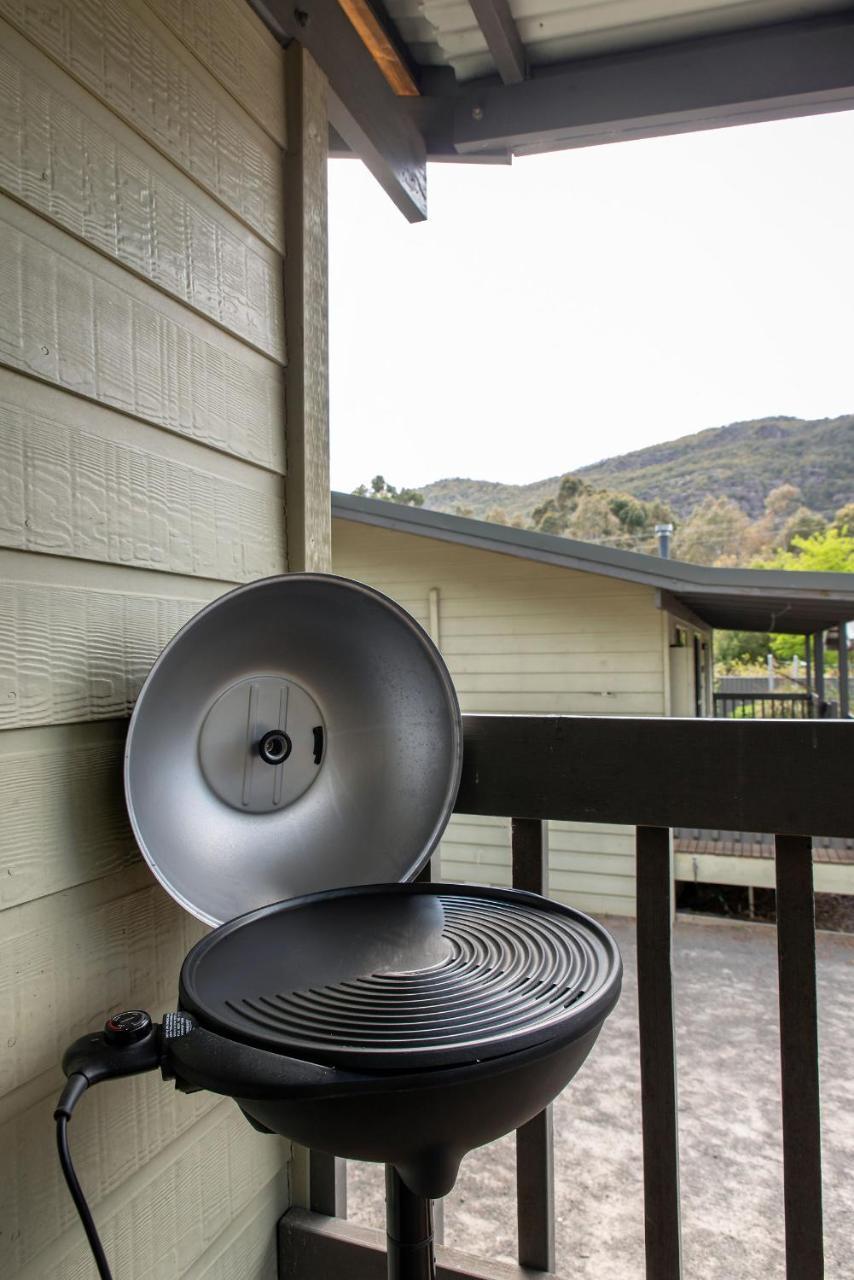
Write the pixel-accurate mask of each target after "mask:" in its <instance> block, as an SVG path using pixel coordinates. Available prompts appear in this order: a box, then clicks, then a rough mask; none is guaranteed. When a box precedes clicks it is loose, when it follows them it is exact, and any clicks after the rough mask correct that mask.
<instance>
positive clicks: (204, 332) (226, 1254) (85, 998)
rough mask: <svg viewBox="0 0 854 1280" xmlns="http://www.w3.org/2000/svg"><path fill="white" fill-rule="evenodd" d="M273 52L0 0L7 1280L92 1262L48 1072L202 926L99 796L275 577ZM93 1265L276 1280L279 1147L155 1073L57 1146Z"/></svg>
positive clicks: (278, 282) (1, 845)
mask: <svg viewBox="0 0 854 1280" xmlns="http://www.w3.org/2000/svg"><path fill="white" fill-rule="evenodd" d="M284 103H285V75H284V55H283V53H282V50H281V49H280V48H279V46H278V45H277V43H276V42H275V41H274V40H273V39H272V38H271V37H270V36H269V34H268V33H267V32H266V30H265V29H264V28H263V26H262V25H261V23H260V22H259V21H258V20H257V19H256V17H255V16H254V14H252V12H251V10H250V8H249V6H248V5H246V4H245V3H243V2H242V0H150V2H149V3H146V2H145V0H39V3H38V4H33V3H30V2H28V0H27V2H25V0H0V472H2V474H0V573H2V585H0V953H2V958H0V992H2V997H0V1013H2V1019H1V1020H2V1026H3V1036H2V1047H0V1150H2V1152H3V1158H2V1161H0V1169H1V1170H2V1172H0V1188H2V1189H0V1274H2V1275H3V1277H4V1280H78V1278H79V1280H85V1278H86V1277H89V1276H91V1275H92V1274H93V1264H92V1261H91V1257H90V1255H89V1252H88V1249H87V1247H86V1245H85V1242H84V1238H83V1233H82V1231H81V1229H80V1227H79V1225H78V1222H77V1217H76V1214H75V1212H74V1210H73V1208H72V1204H71V1201H70V1199H69V1196H68V1194H67V1192H66V1190H65V1187H64V1184H63V1183H62V1181H61V1177H60V1172H59V1168H58V1164H57V1161H56V1157H55V1154H54V1138H53V1132H52V1121H51V1112H52V1108H53V1104H54V1100H55V1098H56V1096H57V1094H58V1092H59V1089H60V1085H61V1073H60V1068H59V1060H60V1055H61V1053H62V1050H63V1048H64V1046H65V1045H66V1044H67V1043H68V1042H69V1041H70V1040H72V1039H73V1038H74V1037H76V1036H78V1035H80V1034H81V1033H83V1032H85V1031H87V1030H91V1029H96V1028H98V1027H99V1026H100V1025H101V1024H102V1023H103V1021H104V1019H105V1018H106V1016H107V1015H108V1013H109V1012H111V1011H114V1010H116V1009H118V1008H122V1007H127V1006H141V1007H143V1008H147V1009H149V1010H151V1012H152V1013H153V1014H155V1015H159V1014H160V1013H161V1012H162V1011H163V1010H164V1009H166V1008H169V1007H170V1006H171V1007H174V1001H175V998H176V990H177V977H178V971H179V967H180V963H181V960H182V958H183V955H184V953H185V951H186V950H187V948H188V947H189V945H190V944H191V943H192V942H193V941H194V940H195V939H197V938H198V937H199V936H200V935H201V933H202V927H201V926H200V925H198V923H197V922H195V921H194V920H192V919H190V918H189V917H188V916H187V915H186V914H185V913H184V912H183V911H182V910H181V909H180V908H179V907H178V906H176V905H175V904H174V903H173V902H172V901H171V899H169V898H168V897H167V896H166V894H165V893H164V892H163V891H162V890H161V889H160V888H159V886H157V885H156V884H155V883H154V881H153V880H152V877H151V875H150V874H149V872H148V870H147V869H146V868H145V867H144V866H143V865H142V862H141V859H140V857H139V855H138V854H137V852H136V849H135V846H134V842H133V839H132V836H131V833H130V830H129V828H128V824H127V821H126V817H125V813H124V805H123V800H122V795H121V757H122V748H123V741H124V735H125V730H126V724H127V716H128V714H129V712H130V709H131V707H132V704H133V701H134V698H135V696H136V694H137V692H138V690H139V687H140V685H141V682H142V681H143V679H144V677H145V675H146V673H147V671H148V669H149V667H150V665H151V663H152V661H153V660H154V658H155V657H156V655H157V654H158V652H159V651H160V649H161V648H162V646H163V645H164V644H165V643H166V642H167V641H168V640H169V639H170V637H171V636H172V635H173V634H174V632H175V631H176V630H177V628H178V627H179V626H180V625H181V624H182V623H184V622H185V621H186V620H187V619H188V618H189V617H191V615H192V614H193V613H195V612H196V611H197V610H198V609H199V608H200V607H201V606H202V605H203V604H204V603H205V602H207V601H209V600H211V599H213V598H214V597H216V596H217V595H219V594H220V593H222V592H223V591H225V590H227V589H228V588H229V587H230V586H231V585H232V584H234V583H241V582H247V581H249V580H251V579H254V578H257V577H260V576H264V575H268V574H273V573H277V572H281V571H283V570H284V569H285V568H286V567H287V562H286V551H285V523H284V522H285V513H284V502H283V492H284V481H283V475H284V469H285V468H284V462H285V429H284V387H283V381H284V379H283V365H284V360H285V342H284V333H285V309H284V299H283V256H282V255H283V252H284V239H283V227H284V221H285V211H284V204H283V181H282V172H283V148H284V146H285V106H284ZM71 1139H72V1147H73V1152H74V1156H75V1160H76V1163H77V1165H78V1169H79V1174H80V1178H81V1181H82V1183H83V1186H84V1187H85V1189H86V1191H87V1194H88V1195H89V1196H90V1198H91V1201H92V1204H93V1207H94V1213H95V1217H96V1220H97V1222H98V1225H99V1227H100V1229H101V1231H102V1234H103V1239H104V1243H105V1246H106V1250H107V1253H108V1255H109V1257H110V1260H111V1262H112V1265H113V1267H114V1271H115V1275H116V1276H117V1277H122V1280H139V1278H141V1277H143V1276H153V1275H154V1274H155V1273H156V1274H157V1275H158V1276H164V1277H166V1276H168V1277H170V1278H171V1277H176V1278H177V1277H178V1276H181V1277H183V1278H185V1280H213V1278H214V1277H216V1278H222V1280H225V1278H226V1277H227V1278H228V1280H250V1278H251V1280H272V1278H273V1277H274V1275H275V1272H276V1267H275V1240H274V1235H275V1229H274V1224H275V1221H276V1219H277V1218H278V1217H279V1216H280V1214H281V1212H282V1210H283V1208H284V1207H285V1205H286V1203H287V1196H288V1187H287V1158H288V1147H287V1144H285V1143H284V1142H282V1141H280V1140H278V1139H273V1138H265V1137H263V1136H261V1135H259V1134H257V1133H256V1132H254V1131H253V1130H252V1129H251V1128H250V1127H249V1125H247V1124H246V1122H245V1121H244V1120H243V1118H242V1117H241V1116H240V1114H239V1112H238V1111H237V1108H236V1107H235V1106H234V1105H233V1103H231V1102H224V1101H220V1100H217V1099H216V1098H215V1097H214V1096H212V1095H210V1094H198V1095H194V1096H192V1097H186V1096H183V1095H180V1094H176V1093H175V1092H174V1090H173V1089H172V1088H171V1087H170V1086H167V1085H164V1084H163V1083H162V1082H161V1081H160V1079H159V1078H158V1077H155V1076H153V1075H151V1076H145V1077H141V1078H137V1079H135V1080H133V1081H126V1082H122V1083H121V1084H108V1085H105V1086H103V1087H101V1086H99V1087H98V1088H97V1089H96V1090H93V1092H92V1093H91V1094H90V1095H89V1096H87V1097H86V1098H85V1099H84V1100H83V1102H82V1103H81V1105H80V1107H79V1109H78V1111H77V1113H76V1115H75V1118H74V1121H73V1124H72V1131H71Z"/></svg>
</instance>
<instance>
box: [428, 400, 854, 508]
mask: <svg viewBox="0 0 854 1280" xmlns="http://www.w3.org/2000/svg"><path fill="white" fill-rule="evenodd" d="M566 474H572V475H576V476H579V477H580V478H582V479H584V480H586V481H587V482H588V483H589V484H592V485H594V486H595V487H596V488H603V489H613V490H620V491H623V492H626V493H630V494H632V495H633V496H634V497H637V498H643V499H646V500H647V501H652V500H655V499H658V500H660V501H661V502H666V503H667V504H668V505H669V506H670V507H671V508H672V510H673V511H674V513H675V514H676V515H677V516H679V517H681V518H683V519H684V518H686V517H687V516H689V515H690V514H691V512H692V511H693V510H694V508H695V507H696V506H697V505H698V504H699V503H700V502H701V501H702V500H703V498H705V497H707V496H708V495H709V494H711V495H713V496H714V497H720V496H723V497H729V498H732V499H733V501H735V502H737V503H738V505H739V506H740V507H741V508H742V510H743V511H744V512H745V514H746V515H748V516H749V517H750V518H751V519H753V520H755V519H757V518H758V517H759V516H760V515H761V514H762V511H763V507H764V502H765V498H766V497H767V495H768V494H769V493H770V492H771V490H772V489H775V488H777V487H778V486H779V485H781V484H793V485H796V486H797V487H798V488H799V489H800V490H801V492H802V494H803V501H804V503H805V505H806V506H808V507H810V508H812V509H813V510H814V511H817V512H819V513H820V514H822V515H824V516H825V517H827V518H830V517H831V516H832V515H833V513H834V511H836V510H838V508H839V507H841V506H842V505H844V504H845V503H846V502H850V501H851V500H852V496H854V414H843V415H841V416H839V417H837V418H813V419H804V418H796V417H791V416H788V415H784V414H777V415H769V416H768V417H765V418H753V419H748V420H746V421H742V422H732V423H728V424H727V425H725V426H721V427H707V428H705V429H704V430H702V431H697V432H694V433H692V434H690V435H686V436H681V437H679V438H677V439H676V440H667V441H663V442H662V443H660V444H653V445H647V446H646V447H645V448H643V449H634V450H631V451H630V452H628V453H624V454H618V455H616V456H615V457H612V458H604V459H602V460H601V461H600V462H594V463H589V464H587V465H586V466H583V467H578V468H577V469H575V470H574V471H572V472H571V473H570V472H563V473H562V475H566ZM562 475H555V476H549V477H546V478H545V479H543V480H535V481H532V482H530V483H528V484H523V485H516V484H511V483H503V482H501V481H494V480H472V479H470V478H465V477H460V476H456V477H448V478H446V479H443V480H436V481H433V482H432V483H431V484H428V485H424V486H423V487H422V488H420V489H419V490H418V492H419V493H420V494H421V495H422V496H423V498H424V505H425V507H428V508H431V509H432V510H435V511H448V512H451V513H453V512H456V511H457V510H458V508H463V509H465V510H466V512H467V514H471V515H473V516H476V517H479V518H486V517H488V515H489V513H490V511H492V510H494V509H496V508H500V509H501V510H503V511H504V512H505V513H506V515H507V516H508V517H509V518H510V519H512V518H513V517H514V516H523V517H526V518H527V517H529V516H530V514H531V512H532V511H533V509H534V507H536V506H538V505H539V504H540V503H541V502H543V501H544V500H545V499H546V498H550V497H552V496H554V494H555V491H556V490H557V487H558V485H559V483H560V480H561V478H562Z"/></svg>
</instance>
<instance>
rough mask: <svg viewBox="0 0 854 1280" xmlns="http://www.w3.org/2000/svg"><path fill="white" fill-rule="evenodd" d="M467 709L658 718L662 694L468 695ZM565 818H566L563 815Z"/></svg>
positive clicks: (517, 712) (496, 712)
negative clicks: (656, 716)
mask: <svg viewBox="0 0 854 1280" xmlns="http://www.w3.org/2000/svg"><path fill="white" fill-rule="evenodd" d="M463 707H464V709H465V710H466V711H467V712H471V713H472V714H476V713H481V714H484V715H486V714H492V713H495V714H496V715H502V714H503V715H506V716H522V715H525V716H528V715H530V716H542V717H546V716H550V715H553V716H563V717H574V716H608V717H610V718H613V717H614V716H615V715H621V716H633V717H637V716H655V715H660V714H661V695H660V694H658V693H617V692H613V693H612V692H608V691H606V692H603V693H524V694H515V693H468V694H466V695H465V700H464V702H463ZM561 816H563V815H561Z"/></svg>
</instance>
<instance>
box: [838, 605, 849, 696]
mask: <svg viewBox="0 0 854 1280" xmlns="http://www.w3.org/2000/svg"><path fill="white" fill-rule="evenodd" d="M850 705H851V704H850V699H849V697H848V624H847V623H845V622H840V624H839V718H840V720H847V719H848V712H849V708H850Z"/></svg>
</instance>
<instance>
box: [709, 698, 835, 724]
mask: <svg viewBox="0 0 854 1280" xmlns="http://www.w3.org/2000/svg"><path fill="white" fill-rule="evenodd" d="M714 710H715V715H716V716H717V717H718V718H719V719H730V720H812V719H823V718H825V717H828V718H830V719H835V718H836V717H835V714H834V713H833V711H834V709H833V707H832V706H831V705H830V704H828V703H822V702H821V701H820V700H819V698H818V697H817V696H816V695H815V694H814V693H716V694H715V695H714Z"/></svg>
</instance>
